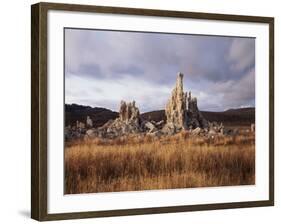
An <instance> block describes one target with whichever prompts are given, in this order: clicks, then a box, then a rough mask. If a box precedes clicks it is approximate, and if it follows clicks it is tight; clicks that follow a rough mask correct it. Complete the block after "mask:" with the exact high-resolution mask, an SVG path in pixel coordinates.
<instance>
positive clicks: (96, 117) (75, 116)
mask: <svg viewBox="0 0 281 224" xmlns="http://www.w3.org/2000/svg"><path fill="white" fill-rule="evenodd" d="M87 116H90V118H91V119H92V120H93V126H94V127H100V126H102V125H104V124H105V123H106V122H107V121H109V120H110V119H116V118H117V117H118V116H119V114H118V113H117V112H114V111H111V110H109V109H105V108H101V107H94V108H92V107H90V106H82V105H78V104H65V125H71V126H73V125H75V124H76V121H77V120H78V121H81V122H83V123H86V118H87Z"/></svg>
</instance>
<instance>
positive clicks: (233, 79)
mask: <svg viewBox="0 0 281 224" xmlns="http://www.w3.org/2000/svg"><path fill="white" fill-rule="evenodd" d="M178 72H182V73H183V74H184V89H185V91H191V92H192V94H193V96H196V97H197V99H198V106H199V109H200V110H208V111H223V110H227V109H229V108H238V107H249V106H251V107H254V106H255V39H254V38H239V37H220V36H201V35H200V36H199V35H183V34H163V33H142V32H119V31H102V30H81V29H65V102H66V103H77V104H82V105H89V106H92V107H105V108H108V109H111V110H115V111H117V110H118V107H119V103H120V101H121V100H126V101H132V100H135V101H136V104H137V106H138V107H139V108H140V111H141V112H147V111H151V110H159V109H163V108H164V107H165V104H166V102H167V100H168V98H169V96H170V94H171V90H172V88H173V87H174V85H175V81H176V75H177V73H178Z"/></svg>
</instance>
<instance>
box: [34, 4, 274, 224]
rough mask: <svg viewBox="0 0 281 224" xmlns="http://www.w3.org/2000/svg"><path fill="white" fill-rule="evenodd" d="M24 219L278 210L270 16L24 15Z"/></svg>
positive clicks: (41, 8)
mask: <svg viewBox="0 0 281 224" xmlns="http://www.w3.org/2000/svg"><path fill="white" fill-rule="evenodd" d="M31 25H32V33H31V38H32V49H31V57H32V66H31V70H32V74H31V76H32V94H31V95H32V130H31V131H32V149H31V150H32V167H31V170H32V173H31V175H32V178H31V179H32V189H31V190H32V200H31V201H32V205H31V207H32V208H31V216H32V218H34V219H36V220H40V221H44V220H57V219H74V218H89V217H106V216H123V215H138V214H153V213H167V212H185V211H197V210H211V209H224V208H242V207H257V206H272V205H273V204H274V19H273V18H271V17H256V16H240V15H222V14H209V13H195V12H182V11H162V10H151V9H137V8H116V7H103V6H89V5H70V4H56V3H38V4H35V5H32V24H31Z"/></svg>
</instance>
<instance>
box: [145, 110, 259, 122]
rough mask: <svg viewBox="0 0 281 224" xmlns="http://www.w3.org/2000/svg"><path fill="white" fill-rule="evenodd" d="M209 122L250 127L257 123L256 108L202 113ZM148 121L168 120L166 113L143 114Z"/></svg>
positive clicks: (159, 111)
mask: <svg viewBox="0 0 281 224" xmlns="http://www.w3.org/2000/svg"><path fill="white" fill-rule="evenodd" d="M201 113H202V115H203V116H204V117H205V118H206V119H207V120H208V121H212V122H214V121H216V122H219V123H220V122H223V123H224V124H225V125H250V124H251V123H254V122H255V108H253V107H249V108H239V109H229V110H226V111H222V112H210V111H201ZM141 116H142V118H144V119H146V120H154V121H161V120H166V116H165V111H164V110H157V111H151V112H147V113H143V114H141Z"/></svg>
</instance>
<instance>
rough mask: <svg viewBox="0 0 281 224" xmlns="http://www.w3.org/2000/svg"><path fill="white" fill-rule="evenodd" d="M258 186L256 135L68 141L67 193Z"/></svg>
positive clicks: (66, 161) (182, 134) (186, 134)
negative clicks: (256, 178) (256, 177)
mask: <svg viewBox="0 0 281 224" xmlns="http://www.w3.org/2000/svg"><path fill="white" fill-rule="evenodd" d="M251 184H255V136H254V134H253V133H243V134H241V135H238V136H217V137H215V138H213V139H206V138H204V137H191V136H189V134H188V133H187V132H182V133H179V134H177V135H174V136H166V137H161V138H159V139H158V138H154V137H151V136H145V137H138V136H130V137H126V138H124V137H122V138H119V139H115V140H103V139H94V140H88V141H81V142H74V143H71V144H67V146H66V148H65V193H66V194H77V193H90V192H117V191H137V190H152V189H173V188H190V187H211V186H227V185H228V186H229V185H232V186H233V185H251Z"/></svg>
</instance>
